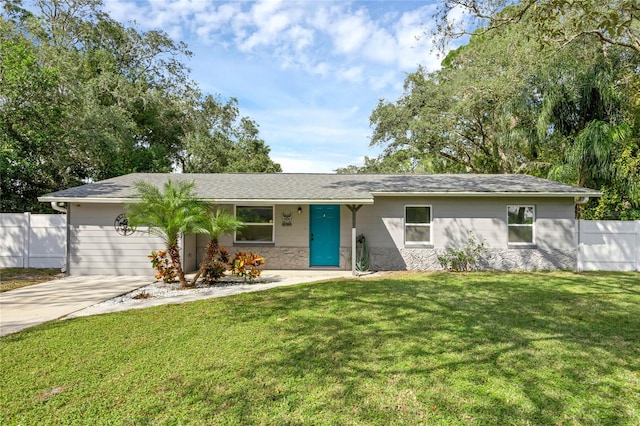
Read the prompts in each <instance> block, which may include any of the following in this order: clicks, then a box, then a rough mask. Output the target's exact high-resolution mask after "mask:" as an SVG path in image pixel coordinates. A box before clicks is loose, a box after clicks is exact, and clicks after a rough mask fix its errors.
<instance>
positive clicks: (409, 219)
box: [404, 206, 431, 246]
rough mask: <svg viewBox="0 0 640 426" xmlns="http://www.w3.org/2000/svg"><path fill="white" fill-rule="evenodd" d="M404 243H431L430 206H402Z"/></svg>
mask: <svg viewBox="0 0 640 426" xmlns="http://www.w3.org/2000/svg"><path fill="white" fill-rule="evenodd" d="M404 244H405V245H406V246H424V245H429V244H431V206H405V207H404Z"/></svg>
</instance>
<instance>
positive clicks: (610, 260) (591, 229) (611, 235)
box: [576, 220, 640, 271]
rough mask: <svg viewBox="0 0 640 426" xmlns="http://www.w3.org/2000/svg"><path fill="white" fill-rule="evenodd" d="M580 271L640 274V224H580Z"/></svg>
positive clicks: (592, 222)
mask: <svg viewBox="0 0 640 426" xmlns="http://www.w3.org/2000/svg"><path fill="white" fill-rule="evenodd" d="M576 225H577V226H576V228H577V234H578V236H577V238H576V240H577V241H578V268H577V269H578V271H640V221H639V220H636V221H628V222H623V221H615V220H578V221H576Z"/></svg>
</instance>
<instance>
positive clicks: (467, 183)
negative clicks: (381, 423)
mask: <svg viewBox="0 0 640 426" xmlns="http://www.w3.org/2000/svg"><path fill="white" fill-rule="evenodd" d="M168 179H172V180H173V181H194V182H195V193H196V194H197V195H198V197H200V198H202V199H205V200H215V201H217V202H243V201H254V202H255V201H262V202H274V203H275V202H278V203H288V202H290V203H299V202H305V201H307V202H317V203H322V202H324V203H329V202H334V203H359V204H362V203H364V204H369V203H372V202H373V197H374V196H383V195H431V196H436V195H437V196H456V195H457V196H513V195H516V196H517V195H529V196H543V197H583V196H600V193H599V192H598V191H594V190H592V189H588V188H581V187H577V186H572V185H567V184H563V183H559V182H554V181H550V180H546V179H541V178H537V177H533V176H528V175H471V174H458V175H452V174H442V175H425V174H398V175H390V174H354V175H342V174H304V173H301V174H298V173H295V174H294V173H273V174H258V173H221V174H168V173H162V174H157V173H133V174H129V175H124V176H119V177H115V178H112V179H107V180H103V181H100V182H95V183H89V184H86V185H82V186H78V187H75V188H69V189H65V190H62V191H58V192H54V193H51V194H47V195H44V196H42V197H40V198H39V199H40V201H43V202H49V201H59V202H64V201H85V202H120V201H123V200H133V199H135V196H136V190H135V183H136V182H139V181H147V182H149V183H151V184H153V185H156V186H158V187H160V186H162V185H163V184H164V183H165V182H166V181H167V180H168Z"/></svg>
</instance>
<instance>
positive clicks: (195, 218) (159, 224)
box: [126, 179, 207, 288]
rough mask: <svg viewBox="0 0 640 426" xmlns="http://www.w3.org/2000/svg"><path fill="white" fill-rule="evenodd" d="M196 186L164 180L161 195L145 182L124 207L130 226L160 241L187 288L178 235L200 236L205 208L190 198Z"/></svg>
mask: <svg viewBox="0 0 640 426" xmlns="http://www.w3.org/2000/svg"><path fill="white" fill-rule="evenodd" d="M194 186H195V183H194V182H193V181H191V182H182V181H181V182H172V181H171V179H169V180H167V182H166V183H165V184H164V187H163V190H162V191H161V190H160V189H158V188H157V187H155V186H154V185H152V184H150V183H148V182H137V183H136V190H137V198H138V199H139V201H138V202H134V203H129V204H127V206H126V209H127V216H128V217H129V222H130V223H131V225H133V226H147V227H148V228H149V231H148V232H149V233H150V234H154V235H158V236H159V237H161V238H162V239H163V240H164V241H165V243H166V245H167V253H168V254H169V258H170V259H171V263H172V264H173V267H174V268H175V269H176V273H177V275H178V280H180V285H181V286H182V287H183V288H185V287H188V286H189V284H188V282H187V280H186V278H185V276H184V270H183V269H182V264H181V263H180V250H179V247H178V241H179V238H180V235H181V234H194V233H198V232H202V222H203V220H202V218H203V217H204V216H205V214H206V211H207V208H206V205H205V204H204V203H203V202H202V201H200V200H198V198H196V196H195V195H194V194H193V188H194Z"/></svg>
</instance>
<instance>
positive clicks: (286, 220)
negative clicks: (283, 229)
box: [282, 213, 293, 226]
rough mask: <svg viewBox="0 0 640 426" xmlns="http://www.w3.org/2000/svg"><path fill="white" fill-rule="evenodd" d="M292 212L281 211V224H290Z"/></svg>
mask: <svg viewBox="0 0 640 426" xmlns="http://www.w3.org/2000/svg"><path fill="white" fill-rule="evenodd" d="M292 216H293V213H282V226H291V217H292Z"/></svg>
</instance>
